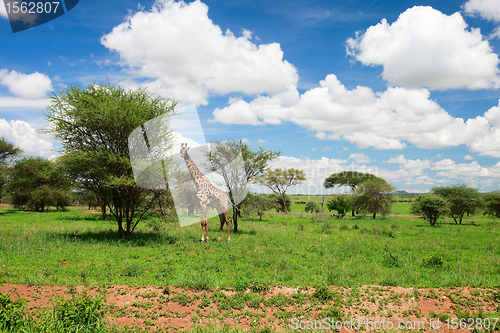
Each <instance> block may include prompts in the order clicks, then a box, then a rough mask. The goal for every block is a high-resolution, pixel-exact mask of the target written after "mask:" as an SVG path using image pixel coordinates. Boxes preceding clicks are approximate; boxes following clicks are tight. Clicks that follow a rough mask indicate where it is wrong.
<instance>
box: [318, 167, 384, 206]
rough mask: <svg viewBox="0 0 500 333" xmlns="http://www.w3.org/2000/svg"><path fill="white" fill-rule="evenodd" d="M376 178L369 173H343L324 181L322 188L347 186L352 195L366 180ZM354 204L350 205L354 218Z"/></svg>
mask: <svg viewBox="0 0 500 333" xmlns="http://www.w3.org/2000/svg"><path fill="white" fill-rule="evenodd" d="M374 178H378V177H376V176H375V175H372V174H371V173H363V172H357V171H343V172H339V173H334V174H332V175H330V177H328V178H326V179H325V182H324V183H323V186H324V187H325V188H334V187H335V186H338V187H341V186H349V187H350V188H351V190H352V192H353V193H354V191H355V190H356V188H357V187H358V186H359V185H360V184H361V183H363V182H364V181H366V180H367V179H374ZM355 211H356V202H353V204H352V216H355Z"/></svg>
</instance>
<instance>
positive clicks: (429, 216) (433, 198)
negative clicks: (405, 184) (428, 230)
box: [411, 194, 449, 226]
mask: <svg viewBox="0 0 500 333" xmlns="http://www.w3.org/2000/svg"><path fill="white" fill-rule="evenodd" d="M448 212H449V208H448V204H447V202H446V201H445V200H444V199H443V198H442V197H440V196H438V195H435V194H426V195H421V196H419V197H418V198H417V200H415V202H413V204H412V205H411V213H412V214H413V215H421V216H422V217H423V218H424V219H426V220H428V221H429V222H430V224H431V226H435V225H436V222H437V219H438V218H439V217H440V216H442V215H445V214H447V213H448Z"/></svg>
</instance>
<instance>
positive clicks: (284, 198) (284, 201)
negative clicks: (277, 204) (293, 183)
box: [283, 195, 288, 215]
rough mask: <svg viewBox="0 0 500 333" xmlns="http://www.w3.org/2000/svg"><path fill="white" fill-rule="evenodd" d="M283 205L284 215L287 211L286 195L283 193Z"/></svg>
mask: <svg viewBox="0 0 500 333" xmlns="http://www.w3.org/2000/svg"><path fill="white" fill-rule="evenodd" d="M283 207H285V215H288V211H287V209H286V197H285V196H284V195H283Z"/></svg>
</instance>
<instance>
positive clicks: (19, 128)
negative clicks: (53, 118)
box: [0, 118, 53, 156]
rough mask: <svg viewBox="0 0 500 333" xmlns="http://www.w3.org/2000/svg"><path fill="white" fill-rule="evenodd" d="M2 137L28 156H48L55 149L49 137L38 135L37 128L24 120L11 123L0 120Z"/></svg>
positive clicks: (0, 135) (0, 134)
mask: <svg viewBox="0 0 500 333" xmlns="http://www.w3.org/2000/svg"><path fill="white" fill-rule="evenodd" d="M0 137H6V138H7V139H8V140H9V141H11V142H12V143H14V145H16V146H17V147H19V148H21V149H22V150H23V151H24V155H27V156H43V155H47V154H49V153H50V152H51V150H52V148H53V144H52V142H51V141H50V140H48V136H47V135H44V134H40V133H37V131H36V129H35V128H33V127H31V125H30V124H29V123H27V122H25V121H23V120H11V121H10V122H9V121H6V120H5V119H1V118H0Z"/></svg>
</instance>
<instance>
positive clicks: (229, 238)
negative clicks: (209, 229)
mask: <svg viewBox="0 0 500 333" xmlns="http://www.w3.org/2000/svg"><path fill="white" fill-rule="evenodd" d="M225 215H226V216H225V217H226V225H227V242H228V243H231V235H230V234H229V222H230V221H229V216H228V215H229V214H228V213H227V212H226V214H225ZM221 231H222V230H221Z"/></svg>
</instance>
